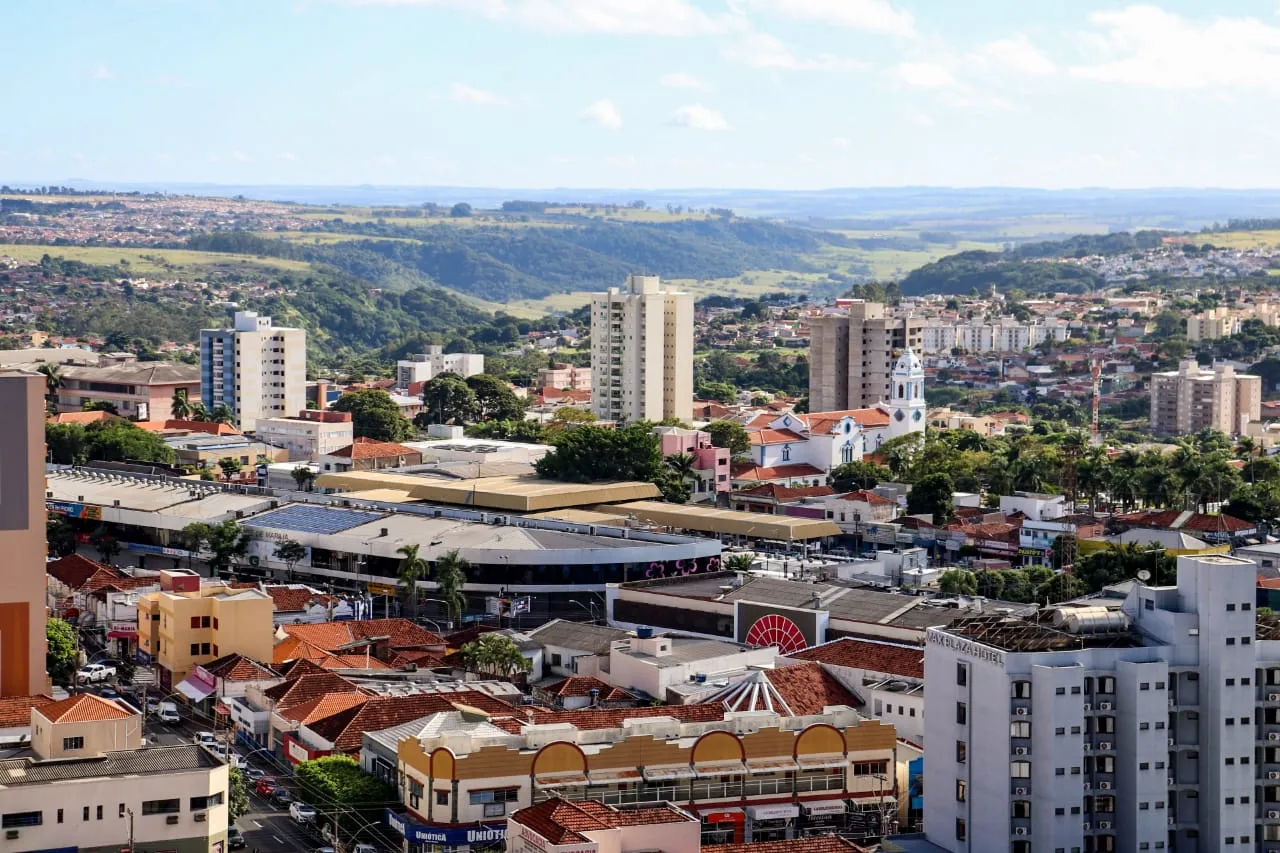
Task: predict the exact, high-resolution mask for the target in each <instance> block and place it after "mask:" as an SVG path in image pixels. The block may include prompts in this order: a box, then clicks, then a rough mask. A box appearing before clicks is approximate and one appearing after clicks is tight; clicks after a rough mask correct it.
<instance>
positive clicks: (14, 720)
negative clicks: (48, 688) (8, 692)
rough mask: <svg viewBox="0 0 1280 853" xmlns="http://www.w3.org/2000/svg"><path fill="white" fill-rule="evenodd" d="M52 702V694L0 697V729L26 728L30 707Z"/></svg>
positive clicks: (29, 723) (28, 722) (47, 704)
mask: <svg viewBox="0 0 1280 853" xmlns="http://www.w3.org/2000/svg"><path fill="white" fill-rule="evenodd" d="M52 704H53V697H52V696H45V695H44V694H43V693H37V694H35V695H34V696H5V697H4V698H3V699H0V729H14V728H19V727H21V728H26V727H27V726H29V725H31V709H32V708H43V707H47V706H49V705H52Z"/></svg>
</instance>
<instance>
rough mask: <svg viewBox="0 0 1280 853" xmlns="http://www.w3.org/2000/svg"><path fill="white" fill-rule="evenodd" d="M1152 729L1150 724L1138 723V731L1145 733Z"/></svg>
mask: <svg viewBox="0 0 1280 853" xmlns="http://www.w3.org/2000/svg"><path fill="white" fill-rule="evenodd" d="M1150 728H1151V724H1150V723H1138V731H1140V732H1145V731H1147V730H1148V729H1150Z"/></svg>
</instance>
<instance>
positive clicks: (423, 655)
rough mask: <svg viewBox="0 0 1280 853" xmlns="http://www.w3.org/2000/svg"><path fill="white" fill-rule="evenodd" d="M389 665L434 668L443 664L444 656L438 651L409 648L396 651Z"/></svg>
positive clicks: (398, 667)
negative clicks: (412, 665)
mask: <svg viewBox="0 0 1280 853" xmlns="http://www.w3.org/2000/svg"><path fill="white" fill-rule="evenodd" d="M390 664H391V666H393V667H395V668H397V669H400V668H403V667H405V666H407V665H408V664H414V665H415V666H418V667H422V668H424V669H434V668H435V667H438V666H443V665H444V656H443V655H441V654H439V653H438V652H425V651H422V650H420V649H409V650H407V651H403V652H396V653H395V654H394V655H392V657H391V660H390Z"/></svg>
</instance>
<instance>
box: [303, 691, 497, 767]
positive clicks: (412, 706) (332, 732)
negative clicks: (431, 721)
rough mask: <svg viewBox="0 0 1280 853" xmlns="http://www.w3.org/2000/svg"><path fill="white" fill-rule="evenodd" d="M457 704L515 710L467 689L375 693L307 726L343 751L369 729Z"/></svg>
mask: <svg viewBox="0 0 1280 853" xmlns="http://www.w3.org/2000/svg"><path fill="white" fill-rule="evenodd" d="M455 705H467V706H470V707H473V708H479V709H480V710H482V711H485V712H487V713H515V711H516V708H515V706H514V705H508V704H507V703H506V702H503V701H502V700H500V699H495V698H494V697H492V696H490V695H489V694H487V693H481V692H479V691H472V690H463V691H459V692H457V693H415V694H412V695H409V696H371V697H369V699H368V701H366V702H362V703H360V704H358V705H353V706H352V707H350V708H348V709H347V710H345V711H340V712H339V713H336V714H333V715H331V716H329V717H328V718H326V719H323V720H319V721H318V722H316V723H314V724H309V725H308V726H307V728H309V729H311V731H313V732H315V733H316V734H317V735H319V736H320V737H322V738H324V739H325V740H327V741H329V742H331V743H332V744H333V748H334V749H335V750H337V751H339V752H356V751H358V750H359V749H360V747H361V746H362V745H363V743H364V733H365V732H376V731H380V730H382V729H389V728H391V727H392V726H398V725H400V724H402V723H408V722H410V721H412V720H416V719H418V718H419V717H425V716H428V715H429V714H438V713H441V712H444V711H453V710H455V707H454V706H455Z"/></svg>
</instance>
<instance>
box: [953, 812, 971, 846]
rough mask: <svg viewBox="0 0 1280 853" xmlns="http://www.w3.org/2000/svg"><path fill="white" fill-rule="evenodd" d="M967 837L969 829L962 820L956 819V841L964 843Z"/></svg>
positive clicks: (960, 818)
mask: <svg viewBox="0 0 1280 853" xmlns="http://www.w3.org/2000/svg"><path fill="white" fill-rule="evenodd" d="M968 836H969V827H968V824H966V823H965V821H964V818H962V817H958V818H956V840H957V841H964V840H965V839H966V838H968Z"/></svg>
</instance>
